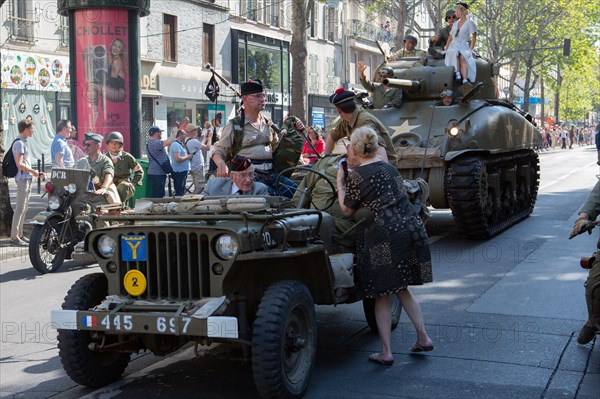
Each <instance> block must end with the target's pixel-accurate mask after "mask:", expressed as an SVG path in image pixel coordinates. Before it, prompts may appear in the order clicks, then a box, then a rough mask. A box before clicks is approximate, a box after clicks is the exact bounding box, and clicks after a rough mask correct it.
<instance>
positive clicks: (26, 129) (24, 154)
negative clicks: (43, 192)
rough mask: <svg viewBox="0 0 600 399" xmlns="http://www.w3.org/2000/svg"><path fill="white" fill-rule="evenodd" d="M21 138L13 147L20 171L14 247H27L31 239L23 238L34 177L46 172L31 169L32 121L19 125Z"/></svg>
mask: <svg viewBox="0 0 600 399" xmlns="http://www.w3.org/2000/svg"><path fill="white" fill-rule="evenodd" d="M17 127H18V129H19V137H18V138H17V140H16V141H15V142H14V144H13V146H12V152H13V156H14V158H15V163H16V164H17V168H18V169H19V171H18V172H17V175H16V176H15V183H16V184H17V195H16V198H15V201H16V208H15V212H14V214H13V219H12V227H11V231H10V241H11V243H12V244H13V245H15V246H19V247H26V246H27V245H28V243H29V239H28V238H27V237H25V236H23V225H24V224H25V214H26V213H27V208H29V196H30V195H31V181H32V180H33V177H34V176H35V177H39V178H44V177H45V175H44V172H39V171H37V170H35V169H33V168H32V167H31V160H30V159H29V149H28V148H27V139H28V138H30V137H31V136H32V135H33V132H34V125H33V122H32V121H31V120H27V119H22V120H21V121H19V124H18V125H17Z"/></svg>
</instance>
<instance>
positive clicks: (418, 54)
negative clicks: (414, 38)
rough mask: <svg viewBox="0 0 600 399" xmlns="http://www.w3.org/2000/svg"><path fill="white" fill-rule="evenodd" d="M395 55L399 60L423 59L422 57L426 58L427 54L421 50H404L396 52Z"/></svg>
mask: <svg viewBox="0 0 600 399" xmlns="http://www.w3.org/2000/svg"><path fill="white" fill-rule="evenodd" d="M394 55H395V56H396V57H398V58H405V57H422V56H426V55H427V54H426V53H425V51H423V50H419V49H414V50H412V51H408V50H405V49H402V50H398V51H396V52H395V53H394Z"/></svg>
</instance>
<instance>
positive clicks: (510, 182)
mask: <svg viewBox="0 0 600 399" xmlns="http://www.w3.org/2000/svg"><path fill="white" fill-rule="evenodd" d="M538 186H539V159H538V156H537V154H536V153H534V152H533V151H529V150H528V151H523V152H520V153H513V154H501V155H498V156H485V157H483V156H482V157H463V158H458V159H455V160H453V161H452V163H451V164H450V167H449V168H448V171H447V175H446V194H447V196H448V203H449V204H450V208H451V209H452V215H453V216H454V220H455V221H456V224H457V227H458V229H459V230H460V231H461V232H462V233H464V234H465V235H466V236H467V237H469V238H473V239H486V238H489V237H492V236H494V235H496V234H498V233H500V232H501V231H504V230H505V229H507V228H509V227H510V226H512V225H514V224H516V223H518V222H519V221H521V220H523V219H525V218H526V217H527V216H529V214H531V212H533V207H534V205H535V201H536V199H537V192H538Z"/></svg>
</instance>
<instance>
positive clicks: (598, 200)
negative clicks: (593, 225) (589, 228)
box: [579, 180, 600, 220]
mask: <svg viewBox="0 0 600 399" xmlns="http://www.w3.org/2000/svg"><path fill="white" fill-rule="evenodd" d="M581 212H585V213H587V214H588V215H590V220H596V218H597V217H598V215H600V180H599V181H598V182H597V183H596V185H595V186H594V188H593V189H592V192H591V193H590V195H589V196H588V199H587V201H585V204H583V208H581V210H580V211H579V213H581Z"/></svg>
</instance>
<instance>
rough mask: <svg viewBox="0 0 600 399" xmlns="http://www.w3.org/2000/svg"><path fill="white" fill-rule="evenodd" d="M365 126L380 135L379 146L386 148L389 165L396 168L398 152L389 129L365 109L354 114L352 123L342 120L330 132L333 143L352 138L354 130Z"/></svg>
mask: <svg viewBox="0 0 600 399" xmlns="http://www.w3.org/2000/svg"><path fill="white" fill-rule="evenodd" d="M365 125H368V126H371V127H372V128H373V129H375V131H376V132H377V134H378V135H379V145H380V146H382V147H384V148H385V152H386V154H387V157H388V161H389V163H390V164H392V165H394V166H395V165H396V161H397V158H396V150H395V149H394V143H392V139H391V137H390V133H389V130H388V128H387V127H386V126H385V125H384V124H383V123H381V121H380V120H379V119H377V118H376V117H374V116H373V115H371V114H370V113H368V112H367V111H365V110H364V109H356V111H354V112H353V113H352V119H351V120H350V122H346V121H345V120H343V119H340V122H339V123H338V124H337V126H335V127H334V128H333V129H332V130H331V131H330V132H329V134H330V135H331V137H332V138H333V141H334V142H336V141H338V140H339V139H341V138H343V137H350V136H351V135H352V132H353V131H354V129H357V128H359V127H361V126H365Z"/></svg>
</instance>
